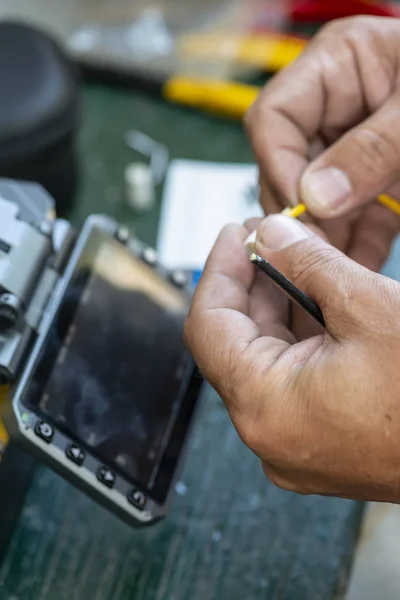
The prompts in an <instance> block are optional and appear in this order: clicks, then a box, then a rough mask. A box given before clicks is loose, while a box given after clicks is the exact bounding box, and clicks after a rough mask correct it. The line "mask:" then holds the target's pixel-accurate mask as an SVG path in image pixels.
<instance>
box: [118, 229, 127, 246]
mask: <svg viewBox="0 0 400 600" xmlns="http://www.w3.org/2000/svg"><path fill="white" fill-rule="evenodd" d="M116 238H117V240H118V241H119V242H121V244H126V243H127V242H128V240H129V238H130V232H129V229H128V228H127V227H124V226H121V227H119V228H118V230H117V233H116Z"/></svg>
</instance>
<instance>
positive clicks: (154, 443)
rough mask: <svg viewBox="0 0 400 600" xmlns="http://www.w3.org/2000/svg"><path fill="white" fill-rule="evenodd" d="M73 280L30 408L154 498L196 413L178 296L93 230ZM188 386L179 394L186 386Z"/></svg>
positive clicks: (168, 476) (166, 480)
mask: <svg viewBox="0 0 400 600" xmlns="http://www.w3.org/2000/svg"><path fill="white" fill-rule="evenodd" d="M88 248H90V250H88V251H87V252H86V254H85V255H84V256H83V257H82V259H81V262H80V264H79V266H78V268H77V270H76V273H75V274H74V276H73V277H72V279H71V282H70V284H69V287H68V289H67V292H66V295H65V297H64V300H63V302H62V304H61V307H60V310H59V314H58V315H57V318H56V319H55V321H54V324H53V326H52V328H51V331H50V333H49V337H48V340H47V343H46V345H45V346H46V347H45V349H44V352H43V355H42V357H41V358H40V361H39V365H38V368H37V371H36V374H35V377H34V381H33V382H32V385H31V386H30V390H31V391H30V404H32V402H33V403H34V404H35V405H36V408H37V409H38V412H40V414H41V415H43V417H44V418H45V419H47V420H50V421H51V422H52V423H53V424H56V425H57V426H58V428H59V429H61V430H62V431H64V432H65V433H67V434H68V435H70V436H71V437H72V438H73V439H75V440H76V441H77V442H79V443H80V444H82V445H83V446H84V447H86V448H89V449H90V450H91V451H92V452H93V454H94V455H95V456H97V457H98V458H99V459H101V460H102V461H104V462H105V464H107V465H109V466H110V467H111V468H113V469H114V470H115V469H116V470H117V471H119V472H120V473H121V474H122V475H124V476H125V477H126V478H128V479H129V480H130V481H133V482H135V483H139V485H140V486H141V487H142V488H143V489H144V490H146V491H147V492H150V493H151V492H153V494H152V495H153V496H154V497H155V498H156V499H159V500H162V498H163V497H164V496H165V494H166V492H167V488H168V484H169V483H170V479H171V476H172V471H173V469H174V466H175V464H176V461H177V459H178V456H177V453H179V451H180V447H181V445H182V442H183V437H184V435H185V433H186V429H187V425H188V420H190V417H191V413H192V412H193V403H194V398H192V399H191V401H190V402H189V405H188V406H186V407H185V406H182V400H183V392H182V390H183V389H184V388H185V391H187V382H188V379H190V376H191V373H192V372H193V365H192V361H191V359H190V357H189V355H188V353H187V351H186V349H185V347H184V344H183V339H182V330H183V321H184V317H185V312H186V300H185V298H184V297H183V295H182V294H181V293H180V292H179V291H178V290H176V289H175V288H174V287H173V286H171V285H170V284H169V283H167V282H165V281H164V280H163V279H162V278H161V277H160V276H158V275H157V274H156V273H155V272H153V271H152V270H151V269H150V268H149V267H147V266H146V265H145V264H144V263H142V262H141V261H140V260H138V259H136V258H135V257H133V256H131V254H130V253H129V252H127V250H126V249H125V248H124V247H123V246H121V245H120V244H119V243H118V242H115V241H114V240H112V239H110V238H109V237H104V238H101V236H100V234H99V233H98V232H97V233H96V235H94V237H93V239H92V241H91V244H89V245H88ZM185 382H186V387H185V385H184V384H185Z"/></svg>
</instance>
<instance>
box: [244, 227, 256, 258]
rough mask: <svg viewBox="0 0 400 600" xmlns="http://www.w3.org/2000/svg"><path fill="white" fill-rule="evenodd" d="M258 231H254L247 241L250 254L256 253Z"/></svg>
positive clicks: (246, 244)
mask: <svg viewBox="0 0 400 600" xmlns="http://www.w3.org/2000/svg"><path fill="white" fill-rule="evenodd" d="M256 241H257V231H253V233H251V234H250V235H249V237H248V238H247V240H246V241H245V243H244V245H245V246H246V249H247V251H248V253H249V254H252V253H253V252H255V251H256Z"/></svg>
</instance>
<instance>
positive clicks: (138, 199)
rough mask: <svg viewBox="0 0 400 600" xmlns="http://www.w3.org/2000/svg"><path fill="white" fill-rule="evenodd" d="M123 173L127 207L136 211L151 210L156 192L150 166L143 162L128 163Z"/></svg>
mask: <svg viewBox="0 0 400 600" xmlns="http://www.w3.org/2000/svg"><path fill="white" fill-rule="evenodd" d="M124 175H125V188H126V189H125V193H126V201H127V204H128V205H129V207H130V208H132V210H134V211H136V212H147V211H150V210H152V209H153V208H154V206H155V203H156V193H155V189H154V178H153V173H152V171H151V167H150V166H149V165H146V164H145V163H130V164H129V165H128V166H127V167H126V169H125V174H124Z"/></svg>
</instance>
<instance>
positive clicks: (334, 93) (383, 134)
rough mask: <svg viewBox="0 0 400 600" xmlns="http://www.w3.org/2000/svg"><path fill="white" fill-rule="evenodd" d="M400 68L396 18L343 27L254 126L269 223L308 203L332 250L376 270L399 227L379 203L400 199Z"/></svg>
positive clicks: (262, 106) (279, 90) (263, 108)
mask: <svg viewBox="0 0 400 600" xmlns="http://www.w3.org/2000/svg"><path fill="white" fill-rule="evenodd" d="M399 67H400V21H399V20H398V19H388V18H373V17H357V18H353V19H343V20H339V21H336V22H333V23H330V24H329V25H327V26H325V27H324V28H323V29H322V30H321V32H320V33H319V34H318V35H317V36H316V37H315V38H314V39H313V41H312V42H311V43H310V44H309V47H308V48H307V49H306V50H305V52H304V53H303V54H302V56H301V57H300V58H299V59H298V60H297V61H296V62H295V63H294V64H293V65H291V66H290V67H288V68H287V69H285V70H284V71H282V72H281V73H279V74H278V75H277V76H276V77H274V78H273V79H272V80H271V82H270V83H268V84H267V85H266V87H265V89H264V90H263V92H262V93H261V95H260V97H259V99H258V101H257V102H256V103H255V105H254V106H253V107H252V108H251V110H250V111H249V113H248V115H247V117H246V128H247V131H248V134H249V138H250V141H251V144H252V146H253V149H254V153H255V156H256V159H257V162H258V163H259V165H260V178H261V187H262V195H261V201H262V204H263V206H264V209H265V211H266V214H269V213H274V212H280V211H281V210H282V208H284V207H285V206H286V205H288V204H291V205H295V204H297V203H298V202H300V201H303V202H305V204H306V205H307V207H308V209H309V211H310V214H311V215H312V216H313V217H314V218H315V219H314V221H313V222H314V223H316V224H317V225H318V226H319V227H321V228H322V230H323V231H324V232H325V234H326V235H327V237H328V239H329V240H330V242H331V243H332V244H333V245H335V246H336V247H337V248H339V249H340V250H342V251H343V252H345V253H346V254H348V255H349V256H350V257H351V258H353V259H354V260H355V261H357V262H359V263H360V264H362V265H364V266H366V267H368V268H369V269H371V270H374V271H378V270H379V269H380V267H381V266H382V263H383V262H384V261H385V260H386V258H387V255H388V252H389V249H390V245H391V242H392V240H393V238H394V237H395V235H396V234H397V233H398V230H399V225H400V219H399V218H398V217H396V216H395V215H393V214H392V213H391V212H389V211H388V210H387V209H386V208H384V207H382V206H378V205H377V204H375V203H371V202H372V201H373V200H374V199H375V198H376V197H377V196H378V195H379V194H381V193H383V192H386V193H388V194H390V195H391V196H393V197H395V198H398V199H400V76H399V73H400V69H399ZM367 205H368V206H367ZM360 206H363V207H364V208H363V209H362V210H361V211H360V210H357V209H359V207H360Z"/></svg>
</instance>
